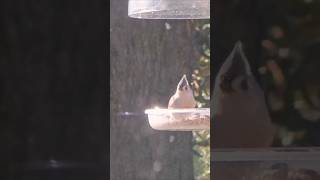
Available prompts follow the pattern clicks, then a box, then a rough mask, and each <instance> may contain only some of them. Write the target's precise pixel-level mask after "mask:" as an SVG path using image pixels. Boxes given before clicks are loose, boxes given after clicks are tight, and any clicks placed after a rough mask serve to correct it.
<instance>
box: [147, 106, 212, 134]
mask: <svg viewBox="0 0 320 180" xmlns="http://www.w3.org/2000/svg"><path fill="white" fill-rule="evenodd" d="M145 113H146V114H147V115H148V120H149V124H150V126H151V127H152V128H153V129H156V130H167V131H194V130H210V109H209V108H190V109H147V110H145Z"/></svg>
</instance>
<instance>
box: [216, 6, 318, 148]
mask: <svg viewBox="0 0 320 180" xmlns="http://www.w3.org/2000/svg"><path fill="white" fill-rule="evenodd" d="M213 16H214V17H215V19H214V24H215V28H213V30H212V32H213V36H214V37H213V39H214V48H213V49H214V51H215V52H214V56H213V59H214V61H213V64H214V66H213V67H212V68H213V71H212V72H213V74H211V75H212V76H213V77H215V74H216V73H217V71H218V69H219V67H220V65H221V64H222V62H223V61H224V60H225V58H226V56H227V55H228V54H229V53H230V51H231V49H232V47H233V45H234V43H235V42H236V41H237V40H242V41H243V42H244V45H245V53H246V54H247V56H248V58H249V61H250V64H251V67H252V70H253V73H254V74H255V76H256V78H257V79H258V81H259V83H260V85H261V86H262V87H263V89H264V91H265V95H266V100H267V104H268V107H269V110H270V113H271V117H272V120H273V122H274V124H275V125H276V126H277V135H276V138H275V141H274V144H273V146H318V145H320V138H319V137H320V122H319V120H320V76H319V75H320V71H319V69H320V61H319V60H320V59H319V58H320V54H319V52H320V41H319V38H320V2H319V1H316V0H281V1H275V0H270V1H264V0H245V1H236V0H233V1H223V0H217V1H215V13H214V15H213Z"/></svg>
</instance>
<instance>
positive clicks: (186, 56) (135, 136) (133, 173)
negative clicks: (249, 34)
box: [110, 0, 198, 180]
mask: <svg viewBox="0 0 320 180" xmlns="http://www.w3.org/2000/svg"><path fill="white" fill-rule="evenodd" d="M110 3H111V16H110V21H111V22H110V25H111V27H110V40H111V44H110V45H111V47H110V58H111V59H110V64H111V67H110V70H111V73H110V76H111V77H110V78H111V79H110V81H111V84H110V87H111V92H110V97H111V99H110V100H111V101H110V103H111V109H110V110H111V118H110V125H111V129H110V131H111V134H110V135H111V138H110V146H111V149H110V151H111V152H110V168H111V169H110V170H111V177H110V179H112V180H193V179H194V173H193V161H192V160H193V159H192V157H193V153H192V133H191V132H175V131H157V130H153V129H152V128H151V127H150V125H149V124H148V121H147V118H146V116H145V115H144V110H145V109H147V108H153V107H154V106H159V107H167V105H168V101H169V98H170V96H171V95H172V94H173V93H174V92H175V90H176V86H177V82H178V81H179V79H180V78H181V76H182V75H183V74H187V76H188V79H190V78H191V73H190V72H192V70H193V69H194V66H195V65H196V61H195V59H198V54H197V50H196V49H195V46H194V45H193V43H192V42H193V35H194V34H195V29H194V28H193V27H192V24H191V22H190V21H188V20H145V19H133V18H129V17H128V8H127V7H128V1H127V0H121V1H118V0H111V1H110ZM125 112H130V113H127V114H128V115H126V113H125Z"/></svg>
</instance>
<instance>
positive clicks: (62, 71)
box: [0, 0, 107, 180]
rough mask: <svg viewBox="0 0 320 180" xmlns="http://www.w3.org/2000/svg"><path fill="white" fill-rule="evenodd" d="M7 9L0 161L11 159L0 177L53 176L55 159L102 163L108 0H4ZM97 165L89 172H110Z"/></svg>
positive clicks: (1, 32) (0, 41)
mask: <svg viewBox="0 0 320 180" xmlns="http://www.w3.org/2000/svg"><path fill="white" fill-rule="evenodd" d="M0 12H1V16H0V24H1V26H0V63H1V65H0V68H1V70H0V73H1V74H0V83H1V88H0V91H1V94H0V99H1V101H0V108H1V112H0V118H1V125H0V128H1V130H0V132H1V134H0V137H1V144H0V146H1V157H3V159H5V160H4V161H2V158H1V160H0V161H1V166H2V165H4V166H5V167H6V168H7V167H9V170H6V169H3V168H1V171H2V170H5V172H8V173H6V177H5V178H2V177H0V179H12V178H15V179H19V180H20V179H32V180H36V179H49V178H53V176H52V174H51V175H50V173H51V172H50V171H48V172H47V171H46V170H47V169H46V168H45V166H47V165H48V164H50V162H51V163H58V164H60V163H62V164H63V166H61V168H62V167H65V166H64V165H67V167H70V166H73V167H75V168H76V167H80V166H81V167H88V168H90V167H93V166H94V167H95V168H97V167H96V165H97V166H98V169H99V168H100V169H102V168H103V165H104V164H105V160H106V158H107V157H106V153H105V152H106V150H107V148H106V142H107V141H106V136H105V132H106V131H107V129H106V123H105V122H106V115H105V108H106V101H105V100H106V93H105V89H106V88H105V84H106V81H105V70H106V68H105V43H106V33H107V32H106V29H105V27H106V22H107V21H106V19H105V18H106V14H107V13H106V4H104V1H83V0H82V1H77V2H71V1H68V2H67V1H41V2H40V1H39V2H30V1H19V0H5V1H1V3H0ZM50 160H51V161H50ZM7 164H10V166H7ZM38 165H39V166H38ZM69 165H70V166H69ZM78 165H79V166H78ZM82 165H84V166H82ZM59 167H60V166H59ZM95 168H93V169H95ZM52 169H59V168H52ZM62 169H63V168H62ZM86 170H88V169H86V168H85V169H82V170H78V171H75V172H73V173H74V174H73V175H70V174H69V175H65V174H63V173H62V174H61V173H60V174H61V176H54V177H56V178H58V179H64V178H68V179H82V178H88V176H86V175H83V174H81V173H82V172H87V171H86ZM96 170H97V169H95V171H94V172H92V173H91V175H89V177H90V178H92V179H99V178H100V179H101V178H102V177H105V168H103V171H99V172H98V171H96ZM31 171H32V172H31ZM38 171H39V173H37V172H38ZM45 171H46V172H47V174H46V175H45V174H44V172H45ZM53 173H54V174H56V175H57V174H59V173H57V172H53ZM4 174H5V173H1V175H0V176H2V175H4ZM31 174H33V175H31ZM40 174H41V175H43V176H40ZM87 175H88V174H87Z"/></svg>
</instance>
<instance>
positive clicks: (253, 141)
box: [211, 41, 274, 148]
mask: <svg viewBox="0 0 320 180" xmlns="http://www.w3.org/2000/svg"><path fill="white" fill-rule="evenodd" d="M211 102H212V103H213V104H212V108H213V120H214V125H213V130H212V132H213V146H214V148H231V147H234V148H246V147H247V148H249V147H268V146H270V145H271V143H272V141H273V135H274V127H273V125H272V123H271V119H270V117H269V113H268V110H267V106H266V102H265V99H264V94H263V91H262V90H261V89H260V87H259V85H258V83H257V82H256V80H255V78H254V77H253V75H252V72H251V69H250V66H249V63H248V60H247V58H246V56H245V55H244V52H243V48H242V43H241V42H240V41H239V42H237V43H236V44H235V47H234V49H233V50H232V52H231V54H230V55H229V56H228V58H227V59H226V61H225V62H224V63H223V65H222V66H221V68H220V70H219V72H218V74H217V77H216V82H215V86H214V91H213V101H211Z"/></svg>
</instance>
